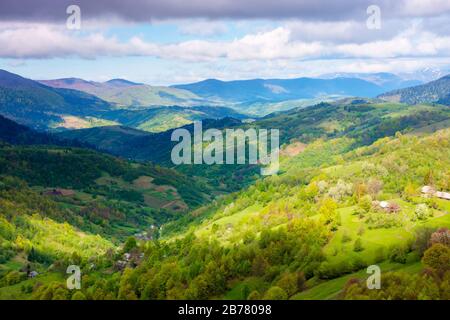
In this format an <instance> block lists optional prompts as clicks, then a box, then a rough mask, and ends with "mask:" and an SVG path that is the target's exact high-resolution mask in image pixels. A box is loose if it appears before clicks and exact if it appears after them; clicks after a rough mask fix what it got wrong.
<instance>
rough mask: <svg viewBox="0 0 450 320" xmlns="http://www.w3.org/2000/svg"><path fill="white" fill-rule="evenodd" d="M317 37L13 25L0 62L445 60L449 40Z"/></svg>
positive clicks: (0, 32)
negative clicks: (170, 38)
mask: <svg viewBox="0 0 450 320" xmlns="http://www.w3.org/2000/svg"><path fill="white" fill-rule="evenodd" d="M347 28H348V27H347V25H343V28H342V29H341V30H339V29H338V32H337V34H338V35H339V34H344V33H345V30H347ZM293 30H294V31H293ZM321 33H323V31H321V30H320V28H318V30H316V37H315V39H319V40H314V41H312V39H307V40H302V39H298V36H295V35H296V33H295V28H294V29H292V28H290V27H289V25H285V26H280V27H277V28H274V29H271V30H268V31H262V32H257V33H252V34H247V35H245V36H242V37H240V38H237V39H234V40H230V41H223V40H222V41H212V40H189V41H182V42H178V43H172V44H161V43H156V42H151V41H145V40H143V39H142V38H141V37H139V36H134V37H132V38H130V39H129V40H125V41H119V40H118V39H117V38H115V37H114V36H105V35H104V34H103V33H101V32H96V31H94V32H84V33H79V32H78V33H77V32H75V33H74V32H71V31H69V30H66V29H65V28H61V27H56V26H54V25H51V24H15V25H14V26H13V27H12V28H9V29H8V28H7V29H0V57H3V58H17V59H27V58H37V59H46V58H61V57H62V58H64V57H81V58H85V59H95V58H98V57H105V56H106V57H108V56H109V57H124V56H149V57H157V58H162V59H175V60H184V61H214V60H218V59H226V60H230V61H233V60H238V61H251V60H265V61H270V60H286V59H300V60H307V59H308V60H311V59H323V58H328V59H332V58H342V59H345V58H395V57H419V56H448V55H449V52H450V36H445V35H436V34H434V33H432V32H429V31H427V30H424V29H423V27H422V25H421V24H413V25H412V26H410V27H409V28H408V29H405V30H404V31H402V32H401V33H399V34H397V35H395V36H393V37H392V38H390V39H382V40H375V41H367V42H361V43H360V42H355V41H352V39H348V40H347V41H344V40H345V39H344V38H341V39H340V41H342V43H333V42H332V41H326V40H329V39H326V38H324V37H323V36H322V37H321ZM323 35H324V33H323ZM321 40H322V41H321Z"/></svg>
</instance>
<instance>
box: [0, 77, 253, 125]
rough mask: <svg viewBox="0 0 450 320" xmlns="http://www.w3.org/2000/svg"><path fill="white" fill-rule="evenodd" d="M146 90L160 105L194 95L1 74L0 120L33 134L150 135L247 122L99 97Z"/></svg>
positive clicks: (227, 113) (216, 111)
mask: <svg viewBox="0 0 450 320" xmlns="http://www.w3.org/2000/svg"><path fill="white" fill-rule="evenodd" d="M47 84H52V86H48V85H47ZM134 90H135V91H134ZM149 90H150V91H151V90H159V91H155V92H158V96H159V97H160V98H159V99H163V100H164V101H165V102H164V103H166V104H168V103H169V101H171V100H170V99H172V98H171V97H174V96H173V95H170V94H169V93H170V92H176V93H177V95H178V96H179V97H181V94H183V95H184V96H185V97H194V95H193V94H191V93H189V92H184V91H183V90H178V89H172V88H163V89H161V90H160V89H155V87H150V86H147V85H141V84H137V83H133V82H130V81H127V80H123V79H113V80H110V81H107V82H105V83H96V82H90V81H85V80H82V79H75V78H71V79H61V80H51V81H42V82H38V81H34V80H30V79H26V78H23V77H21V76H19V75H16V74H13V73H10V72H8V71H5V70H0V114H2V115H4V116H6V117H8V118H10V119H13V120H15V121H16V122H18V123H20V124H23V125H26V126H29V127H31V128H34V129H38V130H53V129H60V130H61V129H83V128H90V127H98V126H104V125H126V126H131V127H136V128H140V129H143V130H147V131H151V132H158V131H164V130H167V129H170V128H175V127H179V126H182V125H185V124H188V123H191V122H192V121H194V120H203V119H219V118H223V117H234V118H238V119H245V118H247V116H245V115H242V114H240V113H239V112H237V111H235V110H233V109H230V108H226V107H219V106H217V107H214V106H205V107H203V106H202V105H201V104H199V105H198V106H193V107H183V106H176V105H174V106H172V105H170V106H164V105H163V106H161V105H158V106H156V105H155V106H148V107H146V108H145V107H143V106H142V105H141V106H139V107H138V106H137V105H136V104H132V105H129V106H128V107H123V108H120V107H119V105H118V104H117V103H111V102H108V101H105V100H103V99H102V98H100V97H99V95H102V94H111V95H112V94H113V92H116V97H119V98H120V97H122V96H124V95H127V94H129V93H130V92H138V91H142V92H149ZM89 92H95V94H91V93H89ZM163 93H165V94H166V95H164V94H163ZM148 97H149V96H147V98H148ZM162 97H163V98H162ZM119 98H118V99H119ZM180 99H181V98H180ZM172 100H174V98H173V99H172ZM185 101H187V100H185ZM141 102H142V100H141Z"/></svg>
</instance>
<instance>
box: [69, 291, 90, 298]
mask: <svg viewBox="0 0 450 320" xmlns="http://www.w3.org/2000/svg"><path fill="white" fill-rule="evenodd" d="M72 300H87V299H86V296H85V295H84V294H83V293H82V292H81V291H77V292H75V293H74V294H73V295H72Z"/></svg>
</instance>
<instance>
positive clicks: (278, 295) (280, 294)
mask: <svg viewBox="0 0 450 320" xmlns="http://www.w3.org/2000/svg"><path fill="white" fill-rule="evenodd" d="M287 298H288V295H287V293H286V291H284V290H283V289H281V288H280V287H271V288H270V289H269V290H267V292H266V294H265V295H264V300H287Z"/></svg>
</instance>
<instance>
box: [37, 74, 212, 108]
mask: <svg viewBox="0 0 450 320" xmlns="http://www.w3.org/2000/svg"><path fill="white" fill-rule="evenodd" d="M39 82H40V83H43V84H45V85H47V86H50V87H54V88H65V89H74V90H79V91H83V92H86V93H89V94H92V95H94V96H97V97H98V98H100V99H102V100H105V101H108V102H109V103H111V104H113V105H114V107H115V108H150V107H155V106H174V105H178V106H192V105H198V104H202V103H204V101H203V100H202V99H201V98H200V97H198V96H196V95H195V94H193V93H191V92H189V91H186V90H180V89H176V88H169V87H155V86H150V85H146V84H142V83H135V82H131V81H127V80H124V79H112V80H109V81H106V82H95V81H86V80H83V79H77V78H65V79H55V80H40V81H39Z"/></svg>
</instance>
